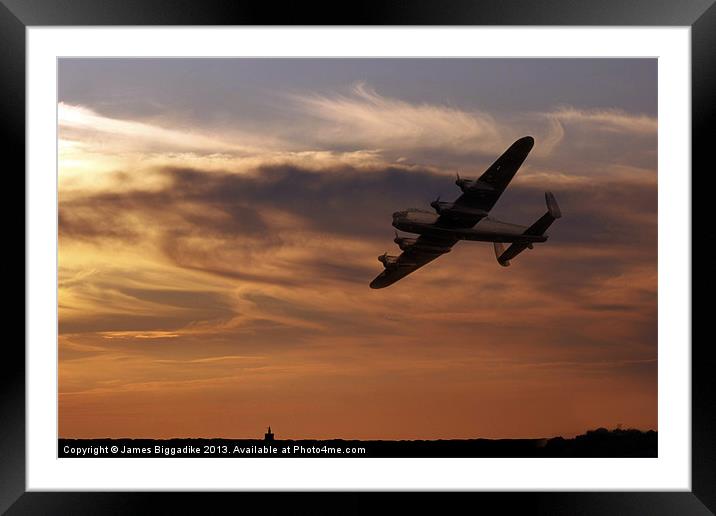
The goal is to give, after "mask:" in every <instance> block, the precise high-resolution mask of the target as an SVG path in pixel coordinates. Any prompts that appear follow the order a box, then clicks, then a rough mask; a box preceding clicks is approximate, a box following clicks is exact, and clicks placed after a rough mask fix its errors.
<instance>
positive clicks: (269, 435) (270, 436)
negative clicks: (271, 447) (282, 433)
mask: <svg viewBox="0 0 716 516" xmlns="http://www.w3.org/2000/svg"><path fill="white" fill-rule="evenodd" d="M264 441H273V432H271V427H268V432H266V434H265V435H264Z"/></svg>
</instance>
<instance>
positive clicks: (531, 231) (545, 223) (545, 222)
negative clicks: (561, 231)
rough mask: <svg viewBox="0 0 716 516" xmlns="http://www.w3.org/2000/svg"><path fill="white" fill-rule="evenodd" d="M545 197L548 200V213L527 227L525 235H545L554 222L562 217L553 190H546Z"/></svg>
mask: <svg viewBox="0 0 716 516" xmlns="http://www.w3.org/2000/svg"><path fill="white" fill-rule="evenodd" d="M544 199H545V201H546V202H547V213H545V214H544V215H542V216H541V217H540V218H539V219H538V220H537V222H535V223H534V224H532V225H531V226H530V227H529V228H527V231H525V235H544V232H545V231H547V228H548V227H550V226H551V225H552V222H554V221H555V220H557V219H558V218H560V217H562V210H560V209H559V205H558V204H557V199H555V198H554V194H553V193H552V192H545V194H544Z"/></svg>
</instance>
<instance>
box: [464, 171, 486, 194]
mask: <svg viewBox="0 0 716 516" xmlns="http://www.w3.org/2000/svg"><path fill="white" fill-rule="evenodd" d="M455 184H456V185H457V186H459V187H460V190H462V193H469V192H477V191H480V190H485V191H490V190H494V188H493V187H492V186H491V185H488V184H487V183H485V182H482V181H475V180H472V179H463V178H461V177H460V174H458V175H457V179H456V180H455Z"/></svg>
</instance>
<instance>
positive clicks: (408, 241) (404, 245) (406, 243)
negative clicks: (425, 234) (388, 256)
mask: <svg viewBox="0 0 716 516" xmlns="http://www.w3.org/2000/svg"><path fill="white" fill-rule="evenodd" d="M417 241H418V239H417V238H410V237H400V236H396V237H395V239H394V240H393V242H395V243H396V244H398V247H400V250H401V251H406V250H407V249H409V248H410V247H412V246H414V245H415V242H417Z"/></svg>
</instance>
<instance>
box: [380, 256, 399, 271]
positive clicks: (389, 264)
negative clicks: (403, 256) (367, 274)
mask: <svg viewBox="0 0 716 516" xmlns="http://www.w3.org/2000/svg"><path fill="white" fill-rule="evenodd" d="M378 261H379V262H380V263H382V264H383V266H384V267H385V268H386V269H390V268H393V267H395V266H396V265H397V264H398V257H397V256H390V255H389V254H388V253H383V254H381V255H380V256H379V257H378Z"/></svg>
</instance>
